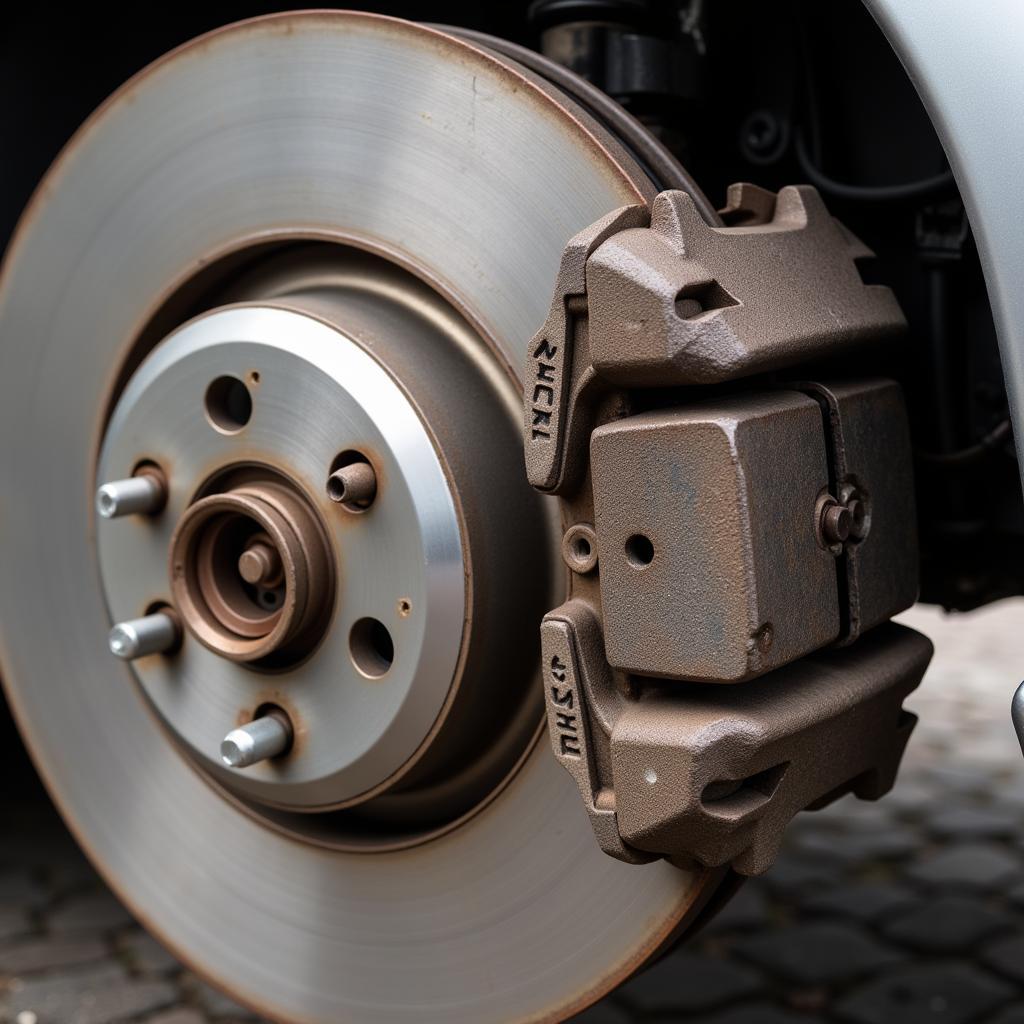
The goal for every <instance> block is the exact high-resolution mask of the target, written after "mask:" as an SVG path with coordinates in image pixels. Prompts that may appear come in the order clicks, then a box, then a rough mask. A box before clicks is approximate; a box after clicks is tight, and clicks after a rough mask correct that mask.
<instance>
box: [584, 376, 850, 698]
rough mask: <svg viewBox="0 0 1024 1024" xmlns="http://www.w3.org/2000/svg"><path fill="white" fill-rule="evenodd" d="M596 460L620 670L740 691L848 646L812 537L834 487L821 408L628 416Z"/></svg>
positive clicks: (601, 431) (605, 581) (826, 566)
mask: <svg viewBox="0 0 1024 1024" xmlns="http://www.w3.org/2000/svg"><path fill="white" fill-rule="evenodd" d="M590 449H591V471H592V473H593V481H594V508H595V520H594V522H595V525H596V528H597V537H598V545H599V548H600V551H601V553H602V558H601V612H602V619H603V622H604V635H605V646H606V649H607V653H608V660H609V662H610V663H611V664H612V665H614V666H615V667H616V668H620V669H623V670H625V671H629V672H634V673H638V674H640V675H645V676H667V677H670V678H676V679H690V680H693V681H697V682H737V681H739V680H743V679H749V678H751V677H753V676H756V675H761V674H763V673H764V672H767V671H770V670H771V669H773V668H778V667H779V666H780V665H785V664H786V663H787V662H790V661H792V660H793V659H794V658H799V657H800V656H802V655H804V654H807V653H809V652H810V651H813V650H816V649H817V648H819V647H823V646H825V645H826V644H828V643H831V642H832V641H833V640H835V639H836V638H837V637H838V636H839V631H840V610H839V593H838V591H837V587H836V569H835V559H834V557H833V556H832V554H831V553H830V552H829V551H826V550H824V549H822V547H821V545H820V544H819V543H818V541H817V537H816V534H815V520H814V509H815V503H816V502H817V500H818V496H819V495H820V494H821V493H823V492H826V491H827V490H828V486H829V477H828V461H827V458H826V449H825V438H824V434H823V431H822V427H821V413H820V411H819V409H818V405H817V403H816V402H814V401H812V400H811V399H810V398H807V397H806V396H804V395H799V394H795V393H793V392H788V391H779V392H776V393H774V394H769V395H759V394H755V395H744V396H737V397H734V398H730V399H724V400H717V401H709V402H706V403H694V404H692V405H690V406H687V407H685V408H682V409H671V410H667V411H664V412H652V413H644V414H641V415H639V416H629V417H626V418H624V419H620V420H616V421H615V422H613V423H608V424H605V425H604V426H601V427H598V428H597V430H595V431H594V433H593V434H592V435H591V442H590ZM641 539H642V541H641ZM642 542H646V544H648V545H649V546H650V547H649V550H648V552H647V555H648V556H649V557H647V559H646V560H644V561H641V560H640V558H639V557H638V552H637V551H635V550H634V549H635V548H637V547H638V545H639V544H641V543H642Z"/></svg>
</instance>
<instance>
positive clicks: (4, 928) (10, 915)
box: [0, 907, 33, 942]
mask: <svg viewBox="0 0 1024 1024" xmlns="http://www.w3.org/2000/svg"><path fill="white" fill-rule="evenodd" d="M32 928H33V925H32V921H31V919H30V918H29V916H28V913H27V912H26V911H24V910H13V909H10V908H7V907H0V942H5V941H7V940H8V939H14V938H17V937H18V936H20V935H27V934H28V933H29V932H31V931H32Z"/></svg>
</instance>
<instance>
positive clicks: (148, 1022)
mask: <svg viewBox="0 0 1024 1024" xmlns="http://www.w3.org/2000/svg"><path fill="white" fill-rule="evenodd" d="M582 1019H583V1018H582V1017H581V1018H580V1020H582ZM144 1024H206V1018H205V1017H204V1016H203V1015H202V1014H201V1013H200V1012H199V1011H198V1010H193V1009H192V1008H191V1007H187V1006H186V1007H179V1008H177V1009H174V1010H167V1011H165V1012H163V1013H158V1014H156V1016H154V1017H147V1018H146V1019H145V1021H144ZM588 1024H589V1022H588ZM593 1024H599V1022H598V1021H594V1022H593ZM609 1024H611V1022H610V1021H609Z"/></svg>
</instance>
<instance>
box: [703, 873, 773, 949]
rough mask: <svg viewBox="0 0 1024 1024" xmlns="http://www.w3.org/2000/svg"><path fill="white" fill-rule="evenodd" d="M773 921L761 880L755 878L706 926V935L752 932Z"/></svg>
mask: <svg viewBox="0 0 1024 1024" xmlns="http://www.w3.org/2000/svg"><path fill="white" fill-rule="evenodd" d="M770 921H771V912H770V910H769V906H768V899H767V896H766V895H765V887H764V885H763V884H762V882H761V879H758V878H753V879H751V880H750V881H749V882H747V883H746V884H745V885H744V886H743V887H742V888H741V889H740V890H739V892H737V893H736V895H735V896H733V898H732V899H731V900H729V902H728V903H727V904H726V905H725V908H724V909H723V910H720V911H719V912H718V913H717V914H716V915H715V916H714V917H713V918H712V919H711V920H710V921H709V922H708V924H707V925H706V926H705V928H704V933H703V934H706V935H718V934H721V933H722V932H730V931H752V930H753V929H755V928H763V927H764V926H766V925H768V924H769V923H770Z"/></svg>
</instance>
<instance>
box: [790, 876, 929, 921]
mask: <svg viewBox="0 0 1024 1024" xmlns="http://www.w3.org/2000/svg"><path fill="white" fill-rule="evenodd" d="M915 898H916V897H915V895H914V891H913V890H912V889H910V888H908V887H907V886H905V885H900V884H899V883H896V882H859V883H847V884H844V885H841V886H839V887H838V888H836V889H831V890H828V891H827V892H813V893H809V894H808V895H807V898H805V899H804V900H801V902H800V909H801V910H803V911H806V912H808V913H811V914H827V915H829V916H832V917H840V918H846V919H853V920H856V921H877V920H879V919H880V918H884V917H886V916H888V915H890V914H895V913H896V912H897V911H899V910H904V909H906V908H907V907H909V906H912V905H913V903H914V900H915Z"/></svg>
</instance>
